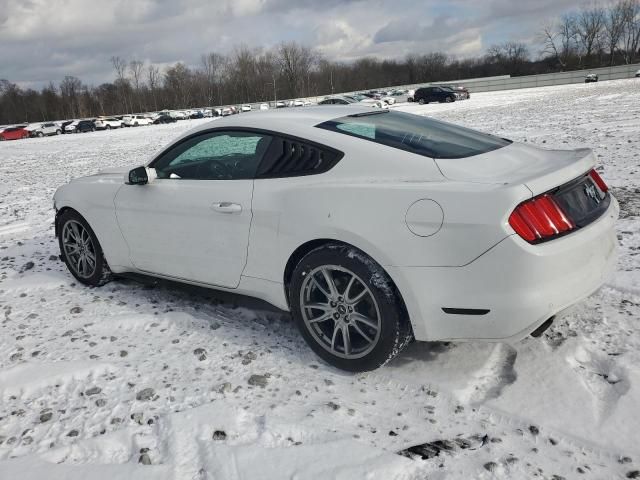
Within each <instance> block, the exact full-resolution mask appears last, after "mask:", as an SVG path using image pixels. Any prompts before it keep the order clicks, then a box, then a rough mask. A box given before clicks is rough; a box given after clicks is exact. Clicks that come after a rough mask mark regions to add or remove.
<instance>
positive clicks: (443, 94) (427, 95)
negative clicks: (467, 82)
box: [413, 86, 456, 105]
mask: <svg viewBox="0 0 640 480" xmlns="http://www.w3.org/2000/svg"><path fill="white" fill-rule="evenodd" d="M413 101H414V102H418V103H419V104H421V105H422V104H425V103H429V102H447V103H449V102H455V101H456V94H455V92H454V91H453V90H450V89H448V88H444V87H437V86H436V87H423V88H419V89H417V90H416V92H415V94H414V95H413Z"/></svg>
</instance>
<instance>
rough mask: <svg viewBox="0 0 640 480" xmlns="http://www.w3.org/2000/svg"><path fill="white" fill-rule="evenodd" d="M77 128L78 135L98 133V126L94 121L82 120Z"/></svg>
mask: <svg viewBox="0 0 640 480" xmlns="http://www.w3.org/2000/svg"><path fill="white" fill-rule="evenodd" d="M75 127H76V129H75V132H76V133H87V132H95V131H96V124H95V121H94V120H80V121H79V122H78V123H77V124H76V126H75Z"/></svg>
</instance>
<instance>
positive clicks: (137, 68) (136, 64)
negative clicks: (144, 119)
mask: <svg viewBox="0 0 640 480" xmlns="http://www.w3.org/2000/svg"><path fill="white" fill-rule="evenodd" d="M143 68H144V63H142V62H141V61H140V60H131V61H130V62H129V71H130V72H131V78H132V79H133V88H134V92H135V94H136V99H137V100H138V110H139V111H142V109H143V108H142V99H141V96H140V85H141V82H142V70H143Z"/></svg>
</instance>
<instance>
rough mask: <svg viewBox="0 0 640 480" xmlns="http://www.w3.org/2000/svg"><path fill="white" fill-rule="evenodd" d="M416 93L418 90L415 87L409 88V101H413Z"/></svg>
mask: <svg viewBox="0 0 640 480" xmlns="http://www.w3.org/2000/svg"><path fill="white" fill-rule="evenodd" d="M415 94H416V91H415V90H414V89H411V90H407V102H413V101H414V99H413V96H414V95H415Z"/></svg>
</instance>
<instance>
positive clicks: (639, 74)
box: [635, 70, 640, 78]
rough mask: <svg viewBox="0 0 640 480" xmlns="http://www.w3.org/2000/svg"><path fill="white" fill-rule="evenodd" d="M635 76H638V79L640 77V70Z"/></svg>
mask: <svg viewBox="0 0 640 480" xmlns="http://www.w3.org/2000/svg"><path fill="white" fill-rule="evenodd" d="M635 76H636V78H637V77H640V70H638V71H636V75H635Z"/></svg>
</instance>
